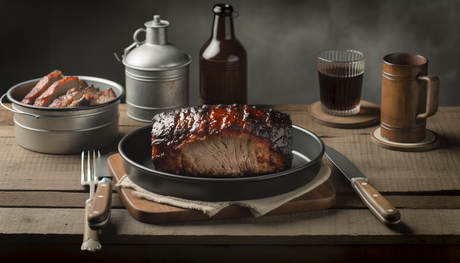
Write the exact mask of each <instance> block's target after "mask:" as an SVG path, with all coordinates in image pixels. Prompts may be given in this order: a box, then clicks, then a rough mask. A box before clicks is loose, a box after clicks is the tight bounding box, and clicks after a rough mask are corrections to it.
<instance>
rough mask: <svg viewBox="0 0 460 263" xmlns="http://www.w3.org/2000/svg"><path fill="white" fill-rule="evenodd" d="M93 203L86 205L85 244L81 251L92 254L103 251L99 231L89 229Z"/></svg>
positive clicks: (89, 201) (89, 202)
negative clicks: (90, 211)
mask: <svg viewBox="0 0 460 263" xmlns="http://www.w3.org/2000/svg"><path fill="white" fill-rule="evenodd" d="M91 205H92V201H91V200H88V201H86V204H85V218H84V219H85V221H84V222H83V244H82V245H81V250H88V251H91V252H95V251H99V250H101V243H99V236H98V233H97V231H95V230H91V229H90V228H89V224H88V221H87V220H86V219H87V218H88V214H89V210H90V209H91Z"/></svg>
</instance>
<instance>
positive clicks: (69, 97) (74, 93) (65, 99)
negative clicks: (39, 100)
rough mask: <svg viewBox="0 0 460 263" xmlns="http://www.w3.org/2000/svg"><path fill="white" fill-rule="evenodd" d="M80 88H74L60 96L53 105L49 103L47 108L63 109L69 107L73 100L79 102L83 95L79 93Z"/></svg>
mask: <svg viewBox="0 0 460 263" xmlns="http://www.w3.org/2000/svg"><path fill="white" fill-rule="evenodd" d="M81 91H82V88H80V87H75V88H72V89H70V90H68V91H67V92H66V94H64V95H62V96H60V97H59V98H57V99H55V100H54V101H53V103H51V104H50V105H49V106H48V107H49V108H63V107H67V106H69V105H70V104H71V103H72V102H73V101H74V100H79V99H80V98H81V96H82V95H83V93H82V92H81Z"/></svg>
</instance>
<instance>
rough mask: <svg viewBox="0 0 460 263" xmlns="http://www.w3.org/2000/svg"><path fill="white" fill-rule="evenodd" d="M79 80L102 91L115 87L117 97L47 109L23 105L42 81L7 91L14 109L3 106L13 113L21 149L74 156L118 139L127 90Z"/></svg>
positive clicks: (97, 80) (105, 82)
mask: <svg viewBox="0 0 460 263" xmlns="http://www.w3.org/2000/svg"><path fill="white" fill-rule="evenodd" d="M78 78H80V79H82V80H85V81H86V82H87V83H88V85H91V84H93V85H94V86H97V87H99V88H100V89H101V90H102V91H105V90H108V89H109V88H112V89H113V91H114V92H115V94H116V95H117V97H116V98H115V99H114V100H111V101H109V102H106V103H103V104H99V105H95V106H91V107H75V108H47V107H38V106H33V105H27V104H24V103H21V100H22V99H23V98H24V96H25V95H26V94H27V93H28V92H29V91H31V90H32V89H33V87H34V86H35V85H36V84H37V83H38V81H39V80H40V79H33V80H29V81H25V82H22V83H19V84H17V85H15V86H13V87H12V88H10V89H9V90H8V92H7V93H6V94H5V95H7V96H8V100H9V101H11V102H12V103H13V104H12V109H10V108H8V107H6V106H5V105H3V104H2V106H3V107H5V108H6V109H8V110H10V111H13V112H14V124H15V137H16V142H17V143H18V144H19V145H20V146H22V147H24V148H26V149H28V150H31V151H35V152H40V153H48V154H75V153H80V152H81V151H84V150H91V149H100V148H103V147H106V146H108V145H110V144H112V143H113V142H114V141H115V140H117V139H118V119H119V116H120V113H119V105H120V99H121V98H122V97H123V96H124V94H125V91H124V88H123V87H122V86H121V85H119V84H117V83H115V82H113V81H110V80H106V79H102V78H96V77H87V76H78ZM5 95H3V96H2V98H1V99H3V97H4V96H5ZM1 99H0V101H1Z"/></svg>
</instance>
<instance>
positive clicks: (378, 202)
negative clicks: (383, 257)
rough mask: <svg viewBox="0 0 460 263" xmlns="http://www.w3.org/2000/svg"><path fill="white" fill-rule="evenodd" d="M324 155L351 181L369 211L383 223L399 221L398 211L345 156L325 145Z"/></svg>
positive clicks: (392, 224) (393, 223)
mask: <svg viewBox="0 0 460 263" xmlns="http://www.w3.org/2000/svg"><path fill="white" fill-rule="evenodd" d="M326 155H327V157H329V159H330V160H331V162H332V163H333V164H334V165H335V166H336V167H337V168H338V169H339V170H340V171H341V172H342V173H343V174H344V175H345V177H346V178H347V179H348V180H350V181H351V187H352V188H353V190H355V192H356V193H357V194H358V195H359V197H360V198H361V199H362V200H363V202H364V203H365V204H366V206H367V207H369V209H370V210H371V212H372V213H373V214H374V215H375V216H376V217H377V218H378V219H379V220H380V221H381V222H382V223H383V224H385V225H388V226H394V225H397V224H398V223H399V222H400V221H401V214H400V213H399V211H398V210H397V209H396V208H395V207H394V206H393V205H392V204H391V203H390V202H388V200H387V199H386V198H385V197H383V196H382V195H381V194H380V193H379V192H378V191H377V190H376V189H375V188H374V187H372V186H371V185H370V184H369V183H368V182H367V177H366V176H364V174H363V173H362V172H361V171H360V170H359V169H358V168H356V166H354V165H353V164H352V163H351V162H350V161H349V160H348V159H347V158H346V157H345V156H343V155H342V154H341V153H339V152H338V151H336V150H334V149H333V148H331V147H329V146H327V145H326Z"/></svg>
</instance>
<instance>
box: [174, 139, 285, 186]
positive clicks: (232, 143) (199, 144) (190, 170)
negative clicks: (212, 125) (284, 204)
mask: <svg viewBox="0 0 460 263" xmlns="http://www.w3.org/2000/svg"><path fill="white" fill-rule="evenodd" d="M263 145H265V143H264V142H263V141H261V140H259V139H256V138H252V136H250V135H248V134H245V133H239V134H235V135H232V134H227V135H214V136H209V137H208V138H206V139H205V140H202V141H200V140H197V141H194V142H192V143H188V144H186V145H185V146H184V148H183V150H182V152H181V158H182V160H181V162H182V166H183V171H184V172H185V174H191V175H199V176H209V177H212V176H214V175H219V176H220V177H241V176H251V175H257V174H267V173H272V172H276V171H278V170H279V168H278V167H277V165H278V164H279V163H283V161H284V160H276V161H274V162H272V161H271V160H270V158H267V157H268V156H269V155H270V153H269V152H267V150H268V149H267V148H266V147H261V146H263Z"/></svg>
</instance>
